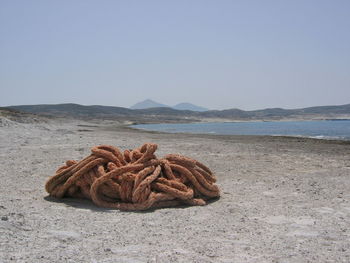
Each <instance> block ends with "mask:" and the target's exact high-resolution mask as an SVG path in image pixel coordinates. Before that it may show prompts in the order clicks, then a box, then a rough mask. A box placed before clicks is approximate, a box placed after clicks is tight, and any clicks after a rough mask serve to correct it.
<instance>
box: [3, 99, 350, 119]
mask: <svg viewBox="0 0 350 263" xmlns="http://www.w3.org/2000/svg"><path fill="white" fill-rule="evenodd" d="M2 109H6V110H12V111H13V110H16V111H19V112H25V113H31V114H39V115H44V116H54V117H64V118H78V119H87V120H91V119H107V120H114V121H116V122H120V123H134V124H140V123H192V122H244V121H304V120H307V121H309V120H336V119H342V120H347V119H350V104H345V105H339V106H318V107H309V108H303V109H281V108H269V109H262V110H254V111H244V110H240V109H227V110H209V111H202V112H200V111H191V110H177V109H173V108H168V107H160V108H148V109H129V108H123V107H115V106H101V105H91V106H85V105H79V104H74V103H66V104H40V105H18V106H9V107H3V108H2Z"/></svg>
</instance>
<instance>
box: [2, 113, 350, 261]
mask: <svg viewBox="0 0 350 263" xmlns="http://www.w3.org/2000/svg"><path fill="white" fill-rule="evenodd" d="M144 142H155V143H157V144H159V150H158V152H157V153H158V155H159V156H163V155H165V154H167V153H180V154H183V155H187V156H190V157H193V158H195V159H198V160H200V161H202V162H203V163H205V164H207V165H208V166H209V167H210V168H211V169H212V170H213V171H214V172H215V173H216V175H217V177H218V185H219V186H220V188H221V189H222V197H221V198H220V199H219V200H217V201H214V202H212V203H210V204H208V205H207V206H204V207H181V208H166V209H158V210H155V211H148V212H120V211H118V210H109V209H103V208H98V207H95V206H94V205H93V204H92V203H91V202H89V201H86V200H85V201H84V200H74V199H64V200H55V199H52V198H50V197H48V195H47V193H46V192H45V189H44V185H45V182H46V180H47V178H48V177H49V176H51V175H53V174H54V172H55V170H56V169H57V167H59V166H60V165H62V164H63V162H64V161H65V160H67V159H77V160H79V159H81V158H83V157H85V156H86V155H88V154H89V149H90V147H91V146H93V145H98V144H112V145H115V146H118V147H120V148H122V149H125V148H135V147H138V146H139V145H141V144H142V143H144ZM0 157H1V158H0V168H1V169H0V180H1V184H0V192H1V194H0V237H1V238H0V262H259V263H261V262H285V263H287V262H350V230H349V229H350V202H349V201H350V144H349V142H348V143H346V142H337V141H322V140H313V139H301V138H283V137H267V136H266V137H258V136H255V137H254V136H209V135H186V134H161V133H151V132H144V131H135V130H131V129H128V128H125V127H121V126H118V125H117V124H114V123H112V122H102V121H101V122H94V123H92V122H89V123H87V122H82V121H74V120H70V121H66V120H58V121H55V120H47V121H45V123H42V122H40V121H39V122H38V121H35V122H34V123H28V121H27V122H26V123H23V122H17V121H16V120H10V119H7V118H4V117H1V122H0Z"/></svg>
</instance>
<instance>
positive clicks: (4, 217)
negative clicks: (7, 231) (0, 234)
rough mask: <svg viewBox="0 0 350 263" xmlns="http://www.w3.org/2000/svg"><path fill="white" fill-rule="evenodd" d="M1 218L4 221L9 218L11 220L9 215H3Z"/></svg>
mask: <svg viewBox="0 0 350 263" xmlns="http://www.w3.org/2000/svg"><path fill="white" fill-rule="evenodd" d="M1 220H2V221H7V220H9V218H8V217H7V216H2V217H1Z"/></svg>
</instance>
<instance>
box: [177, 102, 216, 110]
mask: <svg viewBox="0 0 350 263" xmlns="http://www.w3.org/2000/svg"><path fill="white" fill-rule="evenodd" d="M172 108H173V109H175V110H191V111H200V112H201V111H208V110H209V109H207V108H203V107H200V106H197V105H194V104H192V103H188V102H183V103H179V104H176V105H175V106H173V107H172Z"/></svg>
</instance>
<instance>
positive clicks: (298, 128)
mask: <svg viewBox="0 0 350 263" xmlns="http://www.w3.org/2000/svg"><path fill="white" fill-rule="evenodd" d="M131 127H133V128H137V129H143V130H149V131H159V132H167V133H197V134H218V135H271V136H296V137H311V138H318V139H338V140H350V120H317V121H316V120H315V121H254V122H201V123H176V124H168V123H166V124H138V125H132V126H131Z"/></svg>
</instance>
